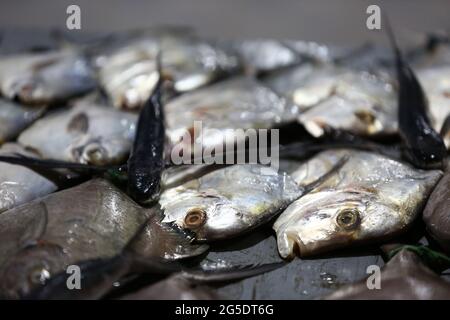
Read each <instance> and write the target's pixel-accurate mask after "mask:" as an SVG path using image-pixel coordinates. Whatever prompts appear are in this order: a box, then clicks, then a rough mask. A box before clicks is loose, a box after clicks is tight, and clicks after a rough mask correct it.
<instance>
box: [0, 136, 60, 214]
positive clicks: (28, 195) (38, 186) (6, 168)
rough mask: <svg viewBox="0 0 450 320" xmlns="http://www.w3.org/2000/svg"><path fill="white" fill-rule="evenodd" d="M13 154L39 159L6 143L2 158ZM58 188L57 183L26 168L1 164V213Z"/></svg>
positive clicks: (12, 144) (3, 147)
mask: <svg viewBox="0 0 450 320" xmlns="http://www.w3.org/2000/svg"><path fill="white" fill-rule="evenodd" d="M12 154H14V155H17V154H19V155H26V156H33V157H38V155H36V154H35V153H33V152H32V151H30V150H26V149H24V148H23V147H22V146H20V145H18V144H14V143H5V144H4V145H3V146H2V147H1V148H0V155H2V156H4V155H12ZM57 188H58V186H57V183H56V182H55V181H52V180H49V178H47V177H45V176H42V175H40V174H38V173H36V172H34V171H32V170H30V169H28V168H26V167H22V166H20V165H12V164H8V163H4V162H0V213H2V212H4V211H6V210H8V209H11V208H13V207H16V206H18V205H21V204H24V203H26V202H29V201H31V200H34V199H36V198H39V197H41V196H44V195H46V194H49V193H51V192H53V191H56V190H57Z"/></svg>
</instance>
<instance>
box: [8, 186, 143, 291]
mask: <svg viewBox="0 0 450 320" xmlns="http://www.w3.org/2000/svg"><path fill="white" fill-rule="evenodd" d="M69 204H72V205H69ZM73 204H75V205H73ZM149 214H150V212H148V211H143V209H142V208H141V207H139V206H138V205H137V204H135V203H134V202H133V201H132V200H131V199H129V198H128V197H127V196H126V195H125V194H124V193H123V192H121V191H120V190H119V189H117V188H116V187H114V186H113V185H112V184H111V183H110V182H108V181H107V180H104V179H100V178H98V179H94V180H90V181H88V182H85V183H83V184H80V185H79V186H76V187H74V188H70V189H66V190H63V191H59V192H56V193H52V194H49V195H47V196H45V197H43V198H40V199H36V200H34V201H32V202H29V203H27V204H25V205H23V206H20V207H17V208H14V209H11V210H8V211H6V212H4V213H2V214H1V215H0V238H1V240H2V241H0V243H1V245H0V252H1V255H0V279H1V280H0V295H2V296H3V297H6V298H13V299H17V298H20V297H22V296H24V295H27V294H28V293H30V292H31V291H32V290H33V289H34V288H36V287H37V286H40V285H42V284H44V283H45V282H46V281H47V280H48V279H49V278H51V277H52V276H53V275H55V274H57V273H59V272H62V271H64V272H65V268H67V266H69V265H72V264H76V263H77V262H78V261H83V260H90V259H99V258H110V257H113V256H116V255H117V254H118V253H120V252H121V250H122V249H123V247H124V246H125V244H126V243H127V242H128V241H129V240H130V239H131V237H132V236H133V235H134V233H135V232H136V231H137V230H138V228H139V227H140V226H141V225H142V224H143V223H144V222H145V221H146V219H147V217H148V215H149Z"/></svg>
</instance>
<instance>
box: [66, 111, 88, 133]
mask: <svg viewBox="0 0 450 320" xmlns="http://www.w3.org/2000/svg"><path fill="white" fill-rule="evenodd" d="M88 130H89V118H88V116H87V115H86V113H84V112H80V113H77V114H76V115H75V116H73V117H72V119H70V121H69V123H68V124H67V131H69V132H79V133H87V132H88Z"/></svg>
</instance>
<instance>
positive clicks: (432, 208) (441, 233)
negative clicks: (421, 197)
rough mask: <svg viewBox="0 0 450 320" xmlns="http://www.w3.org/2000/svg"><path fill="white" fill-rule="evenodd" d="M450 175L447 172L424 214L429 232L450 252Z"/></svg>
mask: <svg viewBox="0 0 450 320" xmlns="http://www.w3.org/2000/svg"><path fill="white" fill-rule="evenodd" d="M449 184H450V173H449V172H446V173H445V174H444V176H443V177H442V179H441V180H440V181H439V183H438V184H437V186H436V188H434V190H433V192H432V193H431V195H430V198H429V199H428V202H427V205H426V207H425V210H424V212H423V220H424V221H425V225H426V227H427V230H428V232H429V233H430V234H431V235H432V236H433V238H434V239H435V240H436V241H437V242H438V243H439V244H440V245H441V246H442V248H443V249H444V250H446V251H447V252H450V207H449V206H450V189H449Z"/></svg>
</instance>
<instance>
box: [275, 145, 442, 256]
mask: <svg viewBox="0 0 450 320" xmlns="http://www.w3.org/2000/svg"><path fill="white" fill-rule="evenodd" d="M344 155H347V156H348V157H349V160H348V161H347V163H345V164H344V165H343V167H342V168H341V169H340V170H338V172H337V173H336V174H335V175H333V176H332V177H330V178H328V180H326V181H324V182H323V183H322V184H321V185H320V186H319V187H317V188H316V189H314V190H313V191H312V192H310V193H308V194H306V195H304V196H303V197H301V198H300V199H298V200H297V201H295V202H293V203H292V204H291V205H290V206H289V207H288V208H287V209H286V210H285V211H284V212H283V213H282V214H281V215H280V216H279V217H278V219H277V220H276V222H275V224H274V226H273V229H274V230H275V231H276V234H277V244H278V251H279V253H280V255H281V256H282V257H283V258H290V257H293V256H294V254H295V253H296V252H297V253H298V254H299V255H300V256H302V257H304V256H310V255H316V254H318V253H323V252H328V251H332V250H335V249H339V248H343V247H348V246H353V245H358V244H361V243H366V242H374V241H379V240H384V239H386V238H389V237H392V236H394V235H397V234H399V233H401V232H403V231H405V230H406V229H407V228H408V226H409V225H410V224H411V223H412V222H413V221H414V219H415V218H416V217H417V215H418V214H419V212H420V210H421V209H422V207H423V206H424V204H425V201H426V199H427V197H428V195H429V194H430V193H431V191H432V189H433V187H434V186H435V184H436V183H437V181H438V180H439V178H440V177H441V175H442V172H441V171H438V170H432V171H424V170H420V169H415V168H413V167H411V166H409V165H407V164H403V163H400V162H398V161H395V160H391V159H388V158H386V157H385V156H381V155H378V154H375V153H370V152H364V151H353V150H336V151H335V150H329V151H324V152H321V153H319V154H318V155H316V156H315V157H313V158H312V159H310V160H309V161H307V162H306V163H305V164H304V165H302V166H301V167H300V168H299V169H298V170H297V171H295V172H293V173H292V174H291V176H292V177H293V179H295V181H301V183H308V182H309V181H311V180H313V179H316V178H317V177H318V176H320V175H321V174H323V172H325V171H326V170H327V169H329V168H330V166H332V165H333V164H334V163H336V161H337V159H340V158H341V157H342V156H344Z"/></svg>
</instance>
